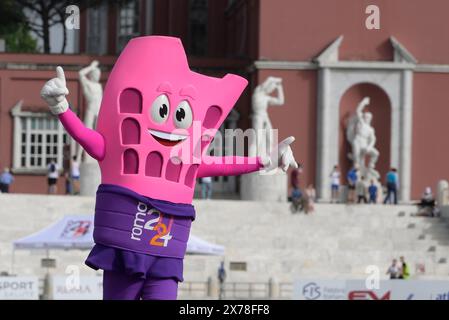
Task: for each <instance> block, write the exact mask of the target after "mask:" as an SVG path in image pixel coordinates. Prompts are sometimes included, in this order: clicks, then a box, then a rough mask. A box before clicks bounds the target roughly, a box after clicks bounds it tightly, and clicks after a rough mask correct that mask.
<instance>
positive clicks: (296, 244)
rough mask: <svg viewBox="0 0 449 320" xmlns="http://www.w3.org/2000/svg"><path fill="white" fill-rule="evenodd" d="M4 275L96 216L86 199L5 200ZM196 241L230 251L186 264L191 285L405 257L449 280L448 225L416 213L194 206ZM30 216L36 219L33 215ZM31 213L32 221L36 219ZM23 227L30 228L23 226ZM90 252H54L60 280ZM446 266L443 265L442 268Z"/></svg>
mask: <svg viewBox="0 0 449 320" xmlns="http://www.w3.org/2000/svg"><path fill="white" fill-rule="evenodd" d="M0 196H1V197H2V199H1V200H2V208H0V211H1V212H0V213H1V215H2V218H3V221H4V222H5V223H3V224H0V255H1V256H0V257H1V259H0V270H8V269H9V267H10V263H11V258H10V256H9V254H10V252H11V241H13V240H15V239H18V238H20V237H23V236H25V235H28V234H31V233H33V232H36V231H38V230H39V229H41V228H44V227H46V226H47V225H49V224H50V223H52V222H54V221H55V220H57V219H58V218H60V217H62V216H63V215H65V214H74V213H81V214H82V213H86V214H89V213H91V212H92V211H93V206H94V199H93V198H86V197H61V196H55V197H52V196H50V197H49V196H35V195H33V196H29V197H26V198H27V199H26V201H24V196H23V195H22V196H18V195H11V196H9V195H0ZM194 205H195V208H196V211H197V216H196V221H194V222H193V224H192V233H193V234H195V235H196V236H199V237H201V238H203V239H204V240H207V241H210V242H214V243H217V244H221V245H224V246H225V248H226V249H225V250H226V251H225V256H224V257H219V256H190V255H189V256H187V257H186V259H185V267H184V270H185V277H184V278H185V279H186V280H187V281H204V280H205V279H207V277H209V276H211V277H216V272H217V268H218V265H219V263H220V261H221V260H222V259H225V261H226V262H227V263H228V262H244V263H246V268H247V270H246V272H245V271H231V270H228V271H229V272H228V280H229V281H233V280H240V281H257V280H260V281H266V279H267V278H269V277H276V278H278V280H279V281H292V280H293V279H295V278H297V277H302V276H311V277H321V276H322V277H332V278H342V277H363V276H364V275H365V274H364V272H365V269H366V267H367V266H368V265H376V266H378V267H379V269H380V270H381V272H382V273H384V272H385V271H384V270H386V268H387V267H388V266H389V264H390V263H391V259H392V258H394V257H396V258H398V257H399V256H401V255H403V256H405V257H406V259H407V261H408V262H409V264H410V266H411V269H412V272H415V271H414V270H415V266H416V265H417V264H423V265H424V266H425V274H424V275H417V276H419V277H421V276H423V277H424V276H426V277H449V262H448V259H449V228H448V225H449V223H448V221H447V220H444V219H436V218H424V217H414V216H411V213H414V212H416V207H415V206H411V205H398V206H393V205H343V204H337V205H335V204H334V205H331V204H316V210H315V213H313V214H311V215H305V214H303V213H300V214H291V212H290V209H289V206H290V204H289V203H275V202H270V203H268V202H250V201H235V200H211V201H202V200H195V201H194ZM30 208H31V209H32V211H31V209H30ZM30 212H32V214H30ZM23 221H27V223H26V224H23ZM86 255H87V252H86V251H55V252H52V254H51V256H52V257H55V258H57V268H56V269H55V270H54V272H55V273H60V274H64V272H65V267H66V266H67V265H69V264H75V265H79V266H81V270H80V271H81V272H82V273H85V272H86V273H89V274H92V271H91V270H90V269H88V268H87V267H84V266H83V261H84V259H85V257H86ZM42 256H43V255H38V254H31V255H30V253H29V251H18V252H17V253H16V265H17V269H16V272H17V273H19V274H38V273H41V272H42V269H41V268H40V267H39V265H40V259H41V258H42ZM444 261H445V262H444Z"/></svg>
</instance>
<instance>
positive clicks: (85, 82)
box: [77, 60, 103, 162]
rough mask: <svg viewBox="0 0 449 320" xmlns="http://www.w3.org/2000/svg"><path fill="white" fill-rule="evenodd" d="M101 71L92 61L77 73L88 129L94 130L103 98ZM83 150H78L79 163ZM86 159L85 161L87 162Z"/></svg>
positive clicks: (96, 62)
mask: <svg viewBox="0 0 449 320" xmlns="http://www.w3.org/2000/svg"><path fill="white" fill-rule="evenodd" d="M100 76H101V71H100V68H99V67H98V61H97V60H94V61H92V62H91V64H90V65H88V66H87V67H85V68H83V69H81V70H80V71H79V79H80V82H81V87H82V90H83V95H84V98H85V99H86V102H87V108H86V112H85V115H84V125H85V126H86V127H87V128H89V129H95V128H94V127H95V123H96V119H97V116H98V113H99V111H100V105H101V99H102V97H103V88H102V86H101V83H100ZM82 153H83V149H82V148H81V147H79V148H78V153H77V160H78V161H80V162H81V160H82V159H81V155H82ZM88 158H90V157H87V159H86V161H88Z"/></svg>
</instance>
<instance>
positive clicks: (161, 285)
mask: <svg viewBox="0 0 449 320" xmlns="http://www.w3.org/2000/svg"><path fill="white" fill-rule="evenodd" d="M177 294H178V281H177V280H176V279H172V278H168V279H160V278H148V279H146V280H145V283H144V285H143V289H142V299H143V300H176V296H177Z"/></svg>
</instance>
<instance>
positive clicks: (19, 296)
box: [0, 277, 39, 300]
mask: <svg viewBox="0 0 449 320" xmlns="http://www.w3.org/2000/svg"><path fill="white" fill-rule="evenodd" d="M38 299H39V281H38V278H37V277H0V300H38Z"/></svg>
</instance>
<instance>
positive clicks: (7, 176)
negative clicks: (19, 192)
mask: <svg viewBox="0 0 449 320" xmlns="http://www.w3.org/2000/svg"><path fill="white" fill-rule="evenodd" d="M13 182H14V177H13V175H12V174H11V172H10V170H9V168H4V169H3V172H2V174H1V175H0V192H1V193H9V187H10V185H11V184H12V183H13Z"/></svg>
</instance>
